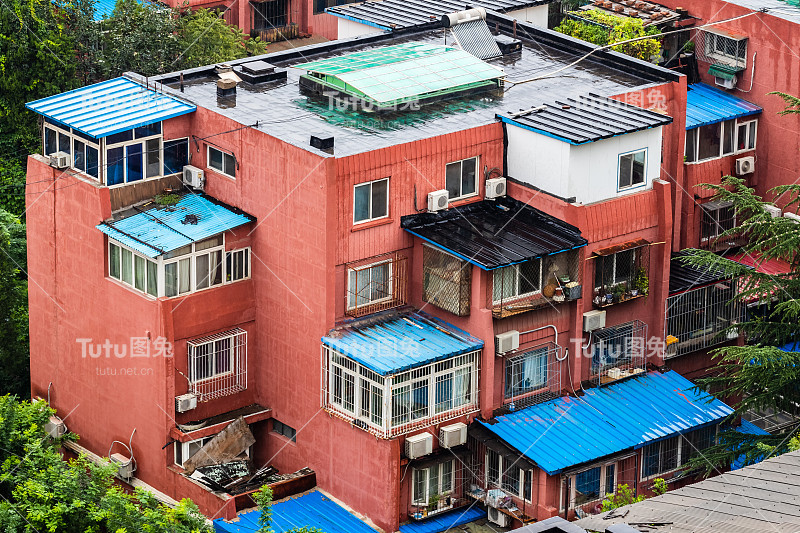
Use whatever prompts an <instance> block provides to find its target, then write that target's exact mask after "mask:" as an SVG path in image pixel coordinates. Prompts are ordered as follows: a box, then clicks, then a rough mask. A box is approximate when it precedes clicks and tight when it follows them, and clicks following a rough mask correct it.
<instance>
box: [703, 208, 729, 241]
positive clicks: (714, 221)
mask: <svg viewBox="0 0 800 533" xmlns="http://www.w3.org/2000/svg"><path fill="white" fill-rule="evenodd" d="M700 207H701V208H702V210H703V213H702V220H701V221H700V241H701V242H702V241H708V240H713V239H716V238H718V237H719V236H720V235H722V234H723V233H724V232H726V231H728V230H731V229H733V228H735V227H736V210H735V209H734V207H733V204H732V203H730V202H708V203H706V204H703V205H701V206H700Z"/></svg>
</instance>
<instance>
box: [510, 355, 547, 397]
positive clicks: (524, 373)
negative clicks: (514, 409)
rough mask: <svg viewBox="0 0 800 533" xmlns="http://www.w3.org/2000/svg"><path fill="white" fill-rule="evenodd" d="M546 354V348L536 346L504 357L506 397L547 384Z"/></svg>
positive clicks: (518, 394)
mask: <svg viewBox="0 0 800 533" xmlns="http://www.w3.org/2000/svg"><path fill="white" fill-rule="evenodd" d="M547 355H548V350H547V348H537V349H535V350H531V351H529V352H526V353H523V354H521V355H517V356H514V357H511V358H509V359H506V386H505V397H506V399H508V398H513V397H515V396H520V395H522V394H526V393H528V392H533V391H535V390H538V389H541V388H542V387H545V386H547Z"/></svg>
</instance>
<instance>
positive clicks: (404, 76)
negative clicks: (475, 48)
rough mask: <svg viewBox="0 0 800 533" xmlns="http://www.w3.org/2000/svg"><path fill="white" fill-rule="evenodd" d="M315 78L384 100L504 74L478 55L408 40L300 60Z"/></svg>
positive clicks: (488, 80) (483, 82)
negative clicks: (352, 51)
mask: <svg viewBox="0 0 800 533" xmlns="http://www.w3.org/2000/svg"><path fill="white" fill-rule="evenodd" d="M295 66H296V67H297V68H302V69H305V70H307V71H308V72H313V73H317V74H320V75H322V76H324V77H323V78H321V79H320V78H314V79H315V80H316V81H322V82H325V83H327V84H329V85H331V86H338V87H341V83H342V82H344V83H345V84H346V85H347V88H346V90H345V92H348V93H351V94H357V95H358V96H363V97H365V98H366V99H368V100H370V101H372V102H374V103H377V104H379V105H381V106H390V105H393V104H397V103H401V102H404V101H409V100H414V99H425V98H429V97H432V96H438V95H441V94H446V93H448V92H454V91H459V90H463V89H469V88H472V87H483V86H486V85H490V84H492V83H497V80H499V79H500V78H502V77H503V76H504V75H505V74H504V72H503V70H502V69H500V68H498V67H495V66H492V65H490V64H488V63H485V62H484V61H481V60H480V59H478V58H477V57H475V56H473V55H472V54H469V53H467V52H464V51H463V50H458V49H456V48H451V47H448V46H439V45H432V44H425V43H404V44H398V45H393V46H386V47H383V48H378V49H375V50H368V51H365V52H356V53H353V54H347V55H345V56H340V57H334V58H330V59H324V60H321V61H314V62H311V63H304V64H300V65H295Z"/></svg>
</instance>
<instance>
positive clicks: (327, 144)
mask: <svg viewBox="0 0 800 533" xmlns="http://www.w3.org/2000/svg"><path fill="white" fill-rule="evenodd" d="M311 146H313V147H314V148H316V149H317V150H323V151H326V152H328V151H330V152H332V151H333V137H317V136H315V135H312V136H311Z"/></svg>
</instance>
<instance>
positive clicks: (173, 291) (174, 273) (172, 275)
mask: <svg viewBox="0 0 800 533" xmlns="http://www.w3.org/2000/svg"><path fill="white" fill-rule="evenodd" d="M164 294H166V296H167V297H171V296H177V295H178V263H169V264H166V265H164Z"/></svg>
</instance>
